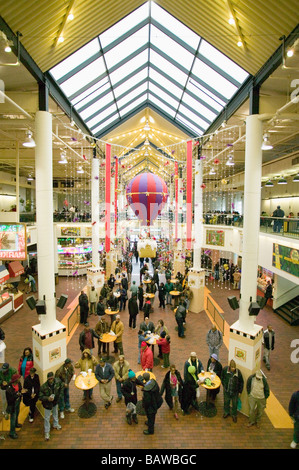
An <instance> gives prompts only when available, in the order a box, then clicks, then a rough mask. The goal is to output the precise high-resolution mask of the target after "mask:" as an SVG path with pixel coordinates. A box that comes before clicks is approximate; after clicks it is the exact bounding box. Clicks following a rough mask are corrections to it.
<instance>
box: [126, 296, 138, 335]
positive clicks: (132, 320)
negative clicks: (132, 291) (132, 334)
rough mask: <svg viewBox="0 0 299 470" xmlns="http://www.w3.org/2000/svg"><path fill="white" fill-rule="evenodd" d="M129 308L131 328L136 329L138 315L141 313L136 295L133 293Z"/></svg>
mask: <svg viewBox="0 0 299 470" xmlns="http://www.w3.org/2000/svg"><path fill="white" fill-rule="evenodd" d="M128 308H129V315H130V318H129V328H133V330H135V329H136V317H137V315H138V313H139V309H138V304H137V297H136V295H133V296H132V297H131V298H130V299H129V302H128Z"/></svg>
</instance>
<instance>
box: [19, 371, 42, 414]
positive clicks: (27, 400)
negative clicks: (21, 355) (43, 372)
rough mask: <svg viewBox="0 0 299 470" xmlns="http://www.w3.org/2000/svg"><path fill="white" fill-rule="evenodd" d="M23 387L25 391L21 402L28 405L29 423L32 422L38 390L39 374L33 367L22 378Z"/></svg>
mask: <svg viewBox="0 0 299 470" xmlns="http://www.w3.org/2000/svg"><path fill="white" fill-rule="evenodd" d="M24 389H25V390H26V392H25V393H24V395H23V403H24V405H26V406H29V423H33V418H34V414H35V408H36V402H37V400H38V395H39V391H40V381H39V376H38V374H36V369H35V367H32V368H31V369H30V371H29V375H27V377H26V378H25V380H24Z"/></svg>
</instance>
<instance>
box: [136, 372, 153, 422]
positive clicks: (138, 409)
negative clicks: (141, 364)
mask: <svg viewBox="0 0 299 470" xmlns="http://www.w3.org/2000/svg"><path fill="white" fill-rule="evenodd" d="M145 372H148V373H149V375H150V379H154V380H156V376H155V374H153V373H152V372H150V371H146V370H140V371H138V372H135V374H136V378H138V377H139V375H143V374H144V373H145ZM138 387H141V385H138ZM136 413H137V414H138V415H140V416H145V415H146V412H145V410H144V408H143V406H142V400H138V401H137V404H136Z"/></svg>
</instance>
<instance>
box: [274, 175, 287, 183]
mask: <svg viewBox="0 0 299 470" xmlns="http://www.w3.org/2000/svg"><path fill="white" fill-rule="evenodd" d="M287 183H288V182H287V180H286V179H285V178H284V177H283V176H281V177H280V178H279V180H278V181H277V184H287Z"/></svg>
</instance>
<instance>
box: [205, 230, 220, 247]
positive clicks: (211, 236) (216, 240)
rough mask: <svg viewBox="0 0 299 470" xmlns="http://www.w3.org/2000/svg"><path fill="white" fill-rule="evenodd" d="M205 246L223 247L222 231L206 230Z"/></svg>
mask: <svg viewBox="0 0 299 470" xmlns="http://www.w3.org/2000/svg"><path fill="white" fill-rule="evenodd" d="M206 244H207V245H216V246H224V231H223V230H207V232H206Z"/></svg>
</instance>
